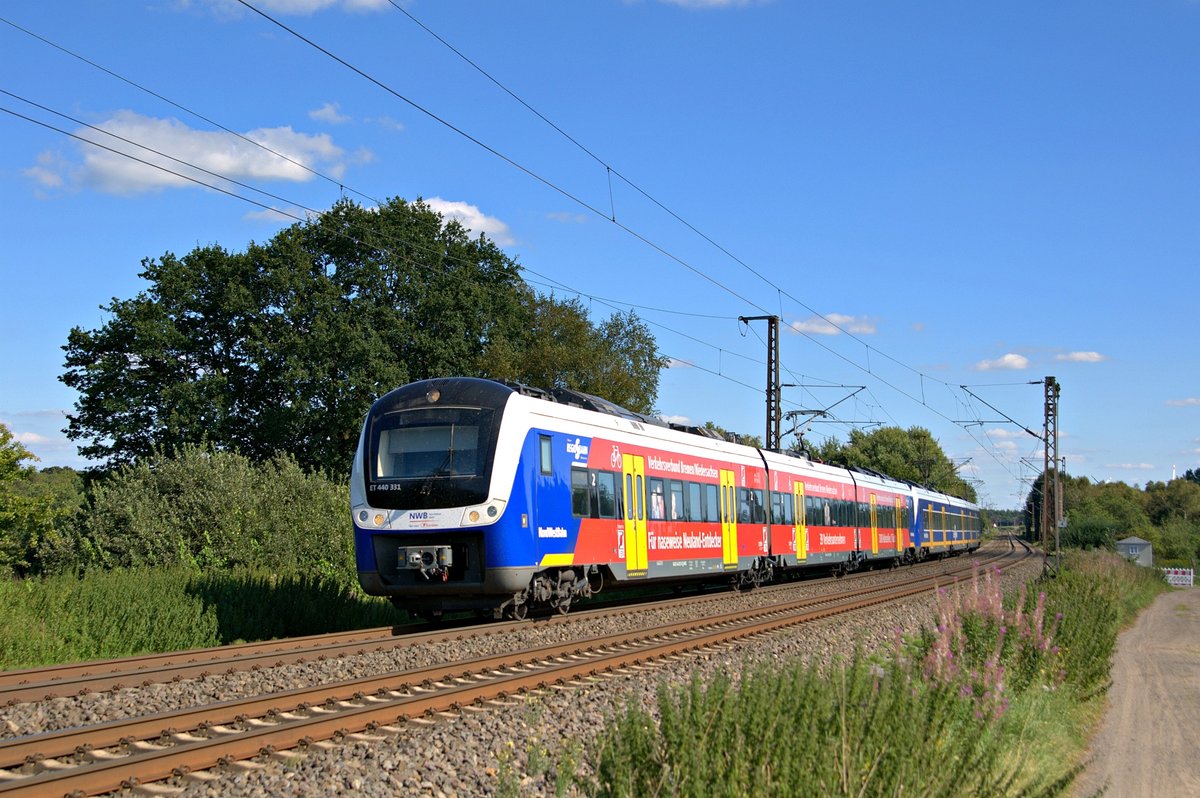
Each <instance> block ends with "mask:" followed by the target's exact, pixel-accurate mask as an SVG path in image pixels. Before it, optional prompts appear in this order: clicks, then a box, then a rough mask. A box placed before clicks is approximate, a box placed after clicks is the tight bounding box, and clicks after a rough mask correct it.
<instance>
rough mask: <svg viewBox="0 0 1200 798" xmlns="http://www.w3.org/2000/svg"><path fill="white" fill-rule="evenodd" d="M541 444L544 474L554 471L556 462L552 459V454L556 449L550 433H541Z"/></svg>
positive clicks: (539, 437)
mask: <svg viewBox="0 0 1200 798" xmlns="http://www.w3.org/2000/svg"><path fill="white" fill-rule="evenodd" d="M538 439H539V442H540V444H541V466H542V473H543V474H553V473H554V463H553V462H552V461H551V454H552V453H553V451H554V445H553V439H552V438H551V437H550V436H549V435H539V436H538Z"/></svg>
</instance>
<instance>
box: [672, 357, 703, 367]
mask: <svg viewBox="0 0 1200 798" xmlns="http://www.w3.org/2000/svg"><path fill="white" fill-rule="evenodd" d="M695 367H696V366H695V364H693V363H690V362H688V361H686V360H680V359H679V358H677V357H669V358H667V368H669V369H693V368H695Z"/></svg>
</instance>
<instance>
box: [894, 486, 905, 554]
mask: <svg viewBox="0 0 1200 798" xmlns="http://www.w3.org/2000/svg"><path fill="white" fill-rule="evenodd" d="M894 501H895V503H896V511H895V518H896V553H897V554H898V553H900V552H902V551H904V500H903V499H901V498H900V497H899V496H897V497H896V498H895V499H894Z"/></svg>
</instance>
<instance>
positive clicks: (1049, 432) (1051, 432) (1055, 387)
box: [1042, 377, 1062, 572]
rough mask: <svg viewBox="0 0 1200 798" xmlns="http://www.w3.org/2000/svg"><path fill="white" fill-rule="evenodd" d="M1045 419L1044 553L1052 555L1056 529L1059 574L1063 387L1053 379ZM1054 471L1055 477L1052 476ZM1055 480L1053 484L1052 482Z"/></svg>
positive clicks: (1048, 391)
mask: <svg viewBox="0 0 1200 798" xmlns="http://www.w3.org/2000/svg"><path fill="white" fill-rule="evenodd" d="M1045 384H1046V418H1045V422H1044V425H1045V435H1044V436H1043V437H1042V442H1043V443H1044V444H1045V446H1043V447H1042V551H1044V552H1045V553H1046V555H1047V561H1049V554H1050V549H1049V545H1050V529H1051V528H1053V529H1054V570H1055V571H1056V572H1057V571H1058V569H1059V566H1060V565H1061V563H1060V562H1059V557H1060V554H1059V547H1058V544H1059V539H1058V525H1059V523H1060V522H1061V520H1062V484H1061V482H1060V481H1059V467H1058V395H1059V392H1060V386H1059V384H1058V380H1056V379H1054V378H1053V377H1047V378H1046V383H1045ZM1051 469H1053V475H1052V474H1051ZM1051 479H1053V480H1054V482H1053V484H1050V480H1051Z"/></svg>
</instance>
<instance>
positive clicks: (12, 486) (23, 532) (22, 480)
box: [0, 424, 82, 574]
mask: <svg viewBox="0 0 1200 798" xmlns="http://www.w3.org/2000/svg"><path fill="white" fill-rule="evenodd" d="M35 460H37V457H35V456H34V455H33V454H32V453H31V452H30V451H29V450H28V449H26V448H25V447H24V446H23V445H21V442H20V441H18V440H16V439H15V438H14V437H13V434H12V431H11V430H9V428H8V427H7V426H5V425H4V424H0V573H4V572H8V573H17V574H26V573H30V572H31V571H36V570H40V557H39V554H40V553H45V551H46V550H47V549H48V548H50V549H53V548H56V547H58V545H59V538H60V536H61V533H60V530H59V529H58V525H59V523H60V522H61V521H62V520H63V519H64V518H66V517H68V516H71V515H72V514H73V513H74V512H75V510H76V509H78V506H79V501H80V499H81V496H82V493H81V485H80V484H79V482H78V479H77V477H76V475H75V474H74V472H73V471H71V470H70V469H53V470H51V469H47V472H43V473H42V474H39V473H38V471H37V469H36V468H34V467H33V465H32V461H35ZM27 461H28V462H27Z"/></svg>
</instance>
